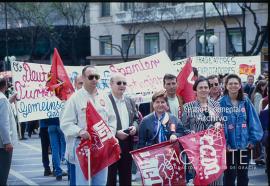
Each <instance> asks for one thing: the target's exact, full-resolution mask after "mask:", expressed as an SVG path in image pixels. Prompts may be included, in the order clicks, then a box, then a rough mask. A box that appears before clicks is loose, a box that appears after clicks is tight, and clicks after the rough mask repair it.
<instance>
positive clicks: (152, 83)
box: [109, 51, 175, 103]
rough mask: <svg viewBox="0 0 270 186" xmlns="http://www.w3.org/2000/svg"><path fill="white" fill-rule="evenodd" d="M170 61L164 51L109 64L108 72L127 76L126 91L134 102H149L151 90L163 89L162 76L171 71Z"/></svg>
mask: <svg viewBox="0 0 270 186" xmlns="http://www.w3.org/2000/svg"><path fill="white" fill-rule="evenodd" d="M174 71H175V70H174V69H173V66H172V63H171V60H170V58H169V57H168V55H167V54H166V52H165V51H162V52H160V53H157V54H155V55H152V56H149V57H146V58H143V59H139V60H135V61H131V62H126V63H120V64H115V65H110V66H109V72H110V73H113V72H120V73H122V74H123V75H124V76H126V78H127V84H128V85H127V90H126V93H127V94H128V95H130V96H131V97H133V98H134V99H135V102H136V103H142V102H149V101H150V99H151V96H152V94H153V92H155V91H158V90H162V89H163V76H164V75H165V74H166V73H172V72H174Z"/></svg>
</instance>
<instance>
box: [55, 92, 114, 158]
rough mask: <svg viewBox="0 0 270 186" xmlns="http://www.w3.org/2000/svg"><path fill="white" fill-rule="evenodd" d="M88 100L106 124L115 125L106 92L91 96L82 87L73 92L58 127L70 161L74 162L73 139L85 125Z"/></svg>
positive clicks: (74, 139)
mask: <svg viewBox="0 0 270 186" xmlns="http://www.w3.org/2000/svg"><path fill="white" fill-rule="evenodd" d="M88 101H90V102H91V103H92V104H93V106H94V107H95V109H96V110H97V112H98V113H99V114H100V116H101V117H102V119H103V120H104V121H105V122H106V123H107V124H109V123H112V126H116V118H115V115H113V110H109V107H108V102H109V100H108V96H107V95H106V94H102V93H100V92H98V93H97V94H96V95H95V96H94V97H93V96H92V95H90V94H89V93H88V92H87V91H86V90H85V88H84V87H82V88H81V89H80V90H78V91H77V92H75V93H73V94H72V96H71V97H70V98H69V99H68V100H67V101H66V103H65V108H64V111H63V114H62V117H61V121H60V127H61V129H62V131H63V133H64V134H65V137H66V143H67V149H66V150H67V156H68V157H67V158H68V161H69V162H71V163H76V161H75V152H74V148H75V145H74V144H75V141H76V139H77V137H78V136H79V132H80V131H81V130H82V129H86V126H87V125H86V107H87V102H88ZM114 123H115V124H114ZM109 127H110V129H111V131H114V130H115V129H113V128H112V127H111V126H109ZM77 140H78V139H77Z"/></svg>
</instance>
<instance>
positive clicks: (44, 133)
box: [39, 119, 52, 176]
mask: <svg viewBox="0 0 270 186" xmlns="http://www.w3.org/2000/svg"><path fill="white" fill-rule="evenodd" d="M45 120H46V119H42V120H39V137H40V142H41V153H42V164H43V167H44V176H50V175H51V174H52V171H51V168H50V159H49V148H50V138H49V133H48V126H47V124H46V123H45Z"/></svg>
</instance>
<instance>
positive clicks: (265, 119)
mask: <svg viewBox="0 0 270 186" xmlns="http://www.w3.org/2000/svg"><path fill="white" fill-rule="evenodd" d="M259 117H260V121H261V123H262V128H263V131H264V133H263V138H262V144H263V145H264V147H265V156H266V173H267V178H268V185H270V172H269V164H270V162H269V158H270V157H269V105H267V106H266V107H265V109H264V110H262V111H261V112H260V115H259Z"/></svg>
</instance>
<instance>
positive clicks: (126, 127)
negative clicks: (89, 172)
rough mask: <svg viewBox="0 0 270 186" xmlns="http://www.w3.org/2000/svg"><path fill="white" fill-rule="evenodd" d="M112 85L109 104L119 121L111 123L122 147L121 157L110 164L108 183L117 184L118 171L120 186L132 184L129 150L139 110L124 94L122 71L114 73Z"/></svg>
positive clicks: (131, 145)
mask: <svg viewBox="0 0 270 186" xmlns="http://www.w3.org/2000/svg"><path fill="white" fill-rule="evenodd" d="M110 86H111V90H112V91H111V93H110V94H109V99H110V103H108V106H109V107H110V108H111V109H110V110H113V114H114V115H115V116H116V121H117V122H116V124H115V123H109V125H110V126H111V128H115V129H116V130H113V133H114V134H115V136H116V138H117V139H118V141H119V144H120V147H121V159H120V160H118V161H117V162H115V163H114V164H112V165H111V166H109V170H108V181H107V185H110V186H111V185H116V178H117V171H118V175H119V184H120V186H122V185H123V186H125V185H131V168H132V157H131V155H130V153H129V152H130V151H132V149H133V136H134V135H135V134H136V132H137V129H136V127H138V122H139V121H138V119H139V117H138V112H137V110H136V107H135V103H134V101H133V100H132V99H131V98H129V97H127V96H124V92H125V91H126V87H127V80H126V78H125V76H123V75H122V74H120V73H115V74H113V75H112V76H111V80H110ZM113 125H115V126H113Z"/></svg>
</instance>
